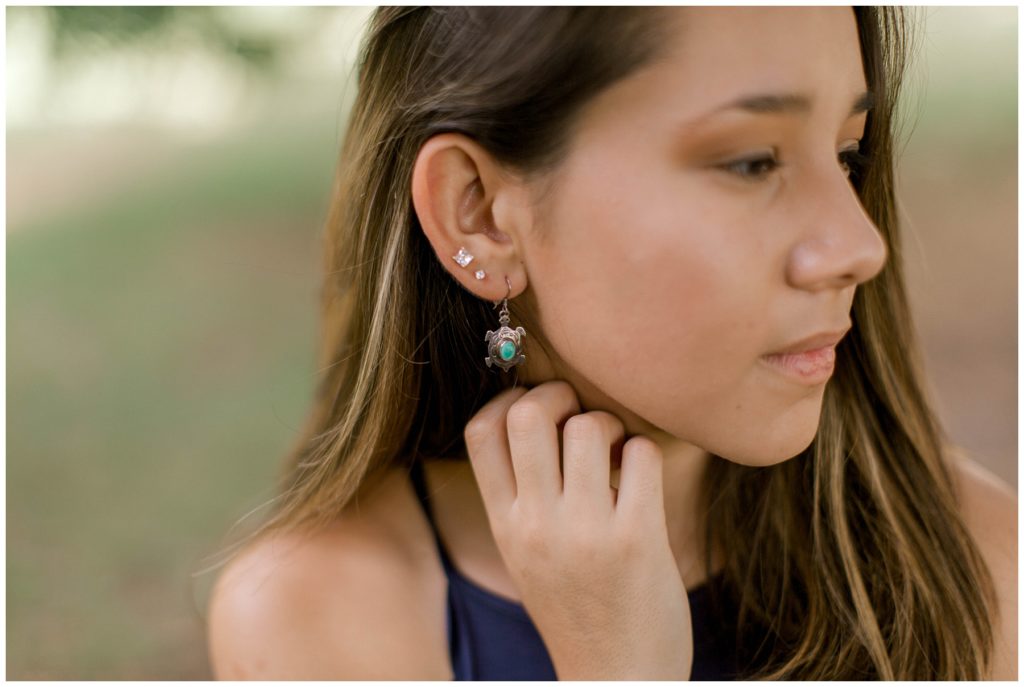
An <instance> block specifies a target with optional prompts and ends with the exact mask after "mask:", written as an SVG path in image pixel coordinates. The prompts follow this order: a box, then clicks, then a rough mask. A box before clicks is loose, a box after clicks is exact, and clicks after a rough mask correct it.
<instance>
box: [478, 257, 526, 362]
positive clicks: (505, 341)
mask: <svg viewBox="0 0 1024 687" xmlns="http://www.w3.org/2000/svg"><path fill="white" fill-rule="evenodd" d="M505 283H506V284H508V292H507V293H506V294H505V298H504V299H502V304H501V312H500V313H499V314H498V322H499V323H500V324H501V326H500V327H499V328H498V331H496V332H492V331H490V330H488V332H487V333H486V334H485V335H484V341H486V342H487V357H486V358H484V360H485V361H486V362H487V367H491V366H492V365H497V366H498V367H500V368H501V369H502V370H508V369H509V368H510V367H515V366H516V365H519V364H521V363H523V362H526V355H524V354H523V337H525V336H526V330H525V329H523V328H522V327H516V328H515V329H512V328H511V327H509V326H508V323H509V319H508V294H510V293H512V282H510V281H509V280H508V277H507V276H506V277H505ZM494 307H495V308H497V307H498V304H497V303H495V304H494Z"/></svg>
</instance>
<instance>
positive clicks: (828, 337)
mask: <svg viewBox="0 0 1024 687" xmlns="http://www.w3.org/2000/svg"><path fill="white" fill-rule="evenodd" d="M848 331H850V327H846V328H845V329H839V330H836V331H834V332H821V333H819V334H815V335H813V336H808V337H807V338H806V339H800V340H799V341H797V342H795V343H791V344H789V345H788V346H786V347H785V348H783V349H782V350H778V351H773V352H772V353H769V354H768V355H785V354H791V353H805V352H807V351H816V350H818V349H819V348H824V347H825V346H832V345H835V344H837V343H839V340H840V339H842V338H843V335H845V334H846V332H848Z"/></svg>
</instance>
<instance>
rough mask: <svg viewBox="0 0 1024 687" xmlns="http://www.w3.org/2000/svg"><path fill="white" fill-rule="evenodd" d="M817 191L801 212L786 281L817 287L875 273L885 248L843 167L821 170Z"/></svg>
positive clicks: (863, 279) (859, 279)
mask: <svg viewBox="0 0 1024 687" xmlns="http://www.w3.org/2000/svg"><path fill="white" fill-rule="evenodd" d="M823 177H825V178H823ZM815 191H817V192H816V193H814V199H813V200H812V202H811V203H810V207H809V212H808V213H807V214H806V215H805V220H804V221H805V222H806V224H805V227H806V231H805V232H803V233H802V235H801V240H800V241H799V242H798V243H797V244H796V245H795V246H794V247H793V250H792V252H791V254H790V257H789V260H788V262H787V270H786V271H787V281H789V283H790V285H792V286H793V287H795V288H800V289H805V290H810V291H819V290H823V289H842V288H845V287H848V286H850V285H852V284H860V283H863V282H866V281H868V280H870V279H872V278H874V277H875V276H876V275H877V274H878V273H879V272H881V271H882V268H883V267H884V266H885V261H886V260H887V259H888V253H889V252H888V248H887V246H886V242H885V238H884V237H883V236H882V233H881V231H879V229H878V227H877V226H876V225H875V223H874V221H872V219H871V217H869V216H868V214H867V211H866V210H865V209H864V206H863V204H862V203H861V201H860V198H859V197H858V196H857V192H856V190H855V189H854V188H853V186H852V185H851V184H850V182H849V180H847V179H846V177H845V175H843V173H842V171H830V172H827V173H825V174H822V175H819V183H818V184H816V185H815ZM812 193H813V191H812ZM806 207H808V205H805V208H806Z"/></svg>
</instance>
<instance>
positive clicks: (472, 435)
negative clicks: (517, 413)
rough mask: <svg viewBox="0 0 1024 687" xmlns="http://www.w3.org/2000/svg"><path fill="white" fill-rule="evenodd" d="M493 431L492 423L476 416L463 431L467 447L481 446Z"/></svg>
mask: <svg viewBox="0 0 1024 687" xmlns="http://www.w3.org/2000/svg"><path fill="white" fill-rule="evenodd" d="M491 431H492V425H491V422H490V421H489V420H487V419H486V418H484V417H481V416H480V415H476V416H474V417H473V418H471V419H470V421H469V422H467V423H466V427H465V429H464V430H463V431H462V438H463V439H464V440H465V442H466V446H467V447H475V446H479V445H480V444H481V443H482V442H483V440H484V439H485V438H486V437H487V435H488V434H489V433H490V432H491Z"/></svg>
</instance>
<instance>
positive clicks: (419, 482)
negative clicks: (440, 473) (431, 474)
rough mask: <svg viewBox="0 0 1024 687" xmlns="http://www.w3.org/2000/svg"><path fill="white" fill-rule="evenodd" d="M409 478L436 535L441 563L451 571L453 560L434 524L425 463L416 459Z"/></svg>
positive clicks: (435, 539) (432, 531)
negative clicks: (424, 469)
mask: <svg viewBox="0 0 1024 687" xmlns="http://www.w3.org/2000/svg"><path fill="white" fill-rule="evenodd" d="M409 477H410V478H411V480H412V486H413V488H414V489H415V490H416V498H417V499H418V500H419V502H420V506H422V507H423V514H424V515H426V516H427V522H428V523H429V524H430V531H431V533H432V534H433V535H434V542H435V543H436V544H437V552H438V554H439V555H440V557H441V563H442V565H444V568H445V570H446V571H447V570H450V569H451V559H449V557H448V551H447V550H446V549H445V547H444V543H443V542H442V541H441V536H440V535H439V534H438V532H437V525H436V524H435V522H434V513H433V511H432V510H431V508H430V497H429V496H428V494H427V478H426V476H425V475H424V472H423V461H422V460H418V459H414V460H413V461H412V466H411V467H410V469H409Z"/></svg>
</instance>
